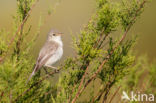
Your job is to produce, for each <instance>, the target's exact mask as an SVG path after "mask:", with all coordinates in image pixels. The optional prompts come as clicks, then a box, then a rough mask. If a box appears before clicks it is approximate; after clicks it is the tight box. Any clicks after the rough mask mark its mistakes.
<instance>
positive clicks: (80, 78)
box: [0, 0, 155, 103]
mask: <svg viewBox="0 0 156 103" xmlns="http://www.w3.org/2000/svg"><path fill="white" fill-rule="evenodd" d="M127 1H128V0H125V1H124V2H122V3H120V2H118V3H113V2H110V1H109V0H97V9H96V13H95V15H94V16H93V17H92V18H91V20H90V21H89V23H88V24H87V26H86V28H84V29H83V30H81V32H80V34H79V37H78V38H74V47H75V51H76V53H77V54H76V57H71V58H68V59H66V60H65V62H64V64H63V65H62V66H60V69H59V71H60V77H59V81H58V82H57V83H55V84H54V83H53V82H52V83H51V81H50V80H48V79H47V78H48V77H51V76H50V74H49V75H45V77H43V76H41V73H40V72H41V71H39V72H37V74H36V75H35V76H34V77H33V78H32V80H31V81H30V82H29V83H28V84H27V85H26V80H27V78H28V76H29V74H30V73H31V72H32V69H33V68H34V64H35V60H34V59H33V57H31V56H30V50H31V49H32V48H33V44H34V43H35V41H36V38H37V36H38V34H39V31H40V30H38V31H36V34H35V35H34V36H33V38H30V40H29V41H30V42H28V43H27V42H26V41H27V40H26V39H25V38H26V37H27V36H29V35H30V31H31V26H29V29H28V30H26V28H25V27H24V24H25V23H26V22H27V19H28V17H29V16H27V15H29V12H30V10H31V9H32V8H31V6H32V5H33V3H34V0H17V15H16V16H14V20H15V21H14V22H15V25H14V26H13V28H14V31H13V33H11V34H16V35H15V38H14V39H13V42H12V43H11V44H10V45H11V46H8V45H7V41H6V40H5V39H3V38H7V37H8V35H6V34H7V33H5V32H3V31H2V32H0V57H5V59H4V62H3V63H2V64H0V101H1V102H3V103H7V102H17V103H23V102H25V103H32V102H33V103H43V102H46V103H67V102H72V101H73V102H74V100H75V101H76V102H79V101H77V98H81V94H84V92H83V88H84V89H85V88H89V87H90V86H91V85H89V83H90V82H96V81H100V87H101V88H100V89H99V88H98V89H96V88H97V86H96V85H95V86H92V89H91V90H90V91H91V92H87V93H89V94H90V97H92V98H87V99H88V100H87V101H86V100H85V101H84V102H85V103H87V102H90V101H92V102H94V103H98V102H99V101H101V100H102V101H106V100H107V97H108V94H109V92H110V90H111V87H112V86H114V85H115V84H116V83H118V81H120V80H122V79H123V77H125V76H126V75H127V74H128V73H129V71H130V68H129V66H130V65H132V63H133V61H134V57H133V56H131V53H130V50H131V48H132V45H133V44H134V42H135V39H133V38H132V39H131V38H129V39H127V40H126V41H124V42H123V40H124V39H125V37H126V34H127V32H128V30H129V29H130V27H131V26H132V24H133V23H135V21H136V18H137V17H138V16H139V15H140V14H141V12H142V9H143V7H144V6H143V4H142V2H143V0H138V1H136V0H133V2H132V3H129V2H127ZM49 14H51V13H50V12H49ZM20 24H22V25H20ZM18 26H20V29H19V28H18ZM40 26H41V20H40V21H39V27H38V28H40ZM120 27H122V28H123V29H124V30H125V31H126V32H125V31H123V32H121V34H123V35H122V37H121V38H116V39H114V35H111V34H112V33H113V32H114V31H121V30H120ZM5 36H6V37H5ZM108 37H109V38H110V39H107V38H108ZM107 42H109V44H108V45H105V44H106V43H107ZM7 51H8V52H7ZM5 54H7V55H5ZM104 61H105V62H104ZM152 68H155V67H154V66H153V67H152ZM154 72H155V69H151V71H149V73H150V74H151V75H154ZM51 74H52V73H51ZM92 78H93V79H92ZM134 78H135V77H134ZM153 79H154V77H153V78H151V80H152V81H155V80H153ZM133 82H134V81H133ZM132 84H135V83H132ZM153 86H155V83H153ZM94 89H96V91H97V92H98V93H97V94H96V93H95V92H94ZM95 95H97V96H95Z"/></svg>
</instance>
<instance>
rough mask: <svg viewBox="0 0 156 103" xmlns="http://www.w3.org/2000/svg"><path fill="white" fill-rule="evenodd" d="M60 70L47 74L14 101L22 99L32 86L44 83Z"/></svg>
mask: <svg viewBox="0 0 156 103" xmlns="http://www.w3.org/2000/svg"><path fill="white" fill-rule="evenodd" d="M59 71H60V70H57V71H53V72H50V73H49V74H47V75H46V76H45V77H43V78H42V79H41V80H39V81H37V82H36V83H34V84H33V85H31V86H30V87H29V88H28V89H27V90H25V91H24V92H23V93H22V94H21V95H19V96H18V97H17V98H16V99H15V100H14V101H17V100H18V99H19V98H20V97H22V96H23V95H24V94H26V93H27V92H29V91H30V90H31V89H32V88H33V87H34V86H37V85H39V84H40V83H42V81H44V80H45V79H47V78H48V77H50V75H54V74H56V73H59Z"/></svg>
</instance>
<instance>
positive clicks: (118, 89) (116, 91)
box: [109, 86, 121, 103]
mask: <svg viewBox="0 0 156 103" xmlns="http://www.w3.org/2000/svg"><path fill="white" fill-rule="evenodd" d="M120 88H121V86H119V87H118V88H117V89H116V91H115V93H114V94H113V96H112V97H111V99H110V101H109V103H111V102H112V100H113V99H114V97H115V95H116V94H117V93H118V91H119V90H120Z"/></svg>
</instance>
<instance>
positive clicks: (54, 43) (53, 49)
mask: <svg viewBox="0 0 156 103" xmlns="http://www.w3.org/2000/svg"><path fill="white" fill-rule="evenodd" d="M54 34H55V35H54ZM60 34H61V33H59V32H57V31H54V30H51V31H50V32H49V34H48V38H47V41H46V43H45V44H44V46H43V47H42V49H41V50H40V53H39V56H38V59H37V62H36V65H35V68H34V70H33V72H32V74H31V75H30V77H29V79H28V81H29V80H30V79H31V77H32V76H33V75H34V74H35V72H37V71H38V70H39V69H40V68H41V67H42V66H46V65H47V64H48V65H52V64H53V63H55V62H56V61H57V60H59V59H60V58H61V56H62V54H63V49H62V46H63V44H62V40H61V37H60Z"/></svg>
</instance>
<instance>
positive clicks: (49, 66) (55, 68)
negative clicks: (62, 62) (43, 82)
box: [45, 65, 58, 71]
mask: <svg viewBox="0 0 156 103" xmlns="http://www.w3.org/2000/svg"><path fill="white" fill-rule="evenodd" d="M45 66H46V67H48V68H52V69H54V70H56V71H58V69H57V67H53V66H51V65H45Z"/></svg>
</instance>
